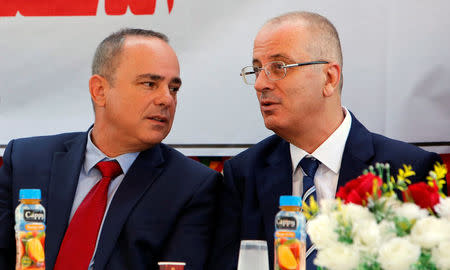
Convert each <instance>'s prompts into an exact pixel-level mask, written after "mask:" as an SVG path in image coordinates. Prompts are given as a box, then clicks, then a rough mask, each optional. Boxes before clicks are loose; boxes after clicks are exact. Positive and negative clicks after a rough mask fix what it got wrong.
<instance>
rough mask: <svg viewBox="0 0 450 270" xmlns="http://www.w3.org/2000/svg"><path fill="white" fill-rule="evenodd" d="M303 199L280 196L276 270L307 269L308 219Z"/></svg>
mask: <svg viewBox="0 0 450 270" xmlns="http://www.w3.org/2000/svg"><path fill="white" fill-rule="evenodd" d="M301 206H302V199H301V197H298V196H280V209H281V210H280V212H278V214H277V215H276V216H275V241H274V242H275V249H274V250H275V256H274V263H275V267H274V269H275V270H305V269H306V258H305V250H306V243H305V241H306V231H305V226H306V219H305V216H304V215H303V214H302V213H301Z"/></svg>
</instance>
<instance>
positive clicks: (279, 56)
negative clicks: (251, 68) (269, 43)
mask: <svg viewBox="0 0 450 270" xmlns="http://www.w3.org/2000/svg"><path fill="white" fill-rule="evenodd" d="M269 58H270V59H272V60H284V61H286V62H290V63H294V62H295V61H294V60H293V59H291V58H290V57H288V56H286V55H283V54H280V53H277V54H273V55H271V56H269ZM252 64H253V65H256V64H261V61H259V60H258V59H253V62H252Z"/></svg>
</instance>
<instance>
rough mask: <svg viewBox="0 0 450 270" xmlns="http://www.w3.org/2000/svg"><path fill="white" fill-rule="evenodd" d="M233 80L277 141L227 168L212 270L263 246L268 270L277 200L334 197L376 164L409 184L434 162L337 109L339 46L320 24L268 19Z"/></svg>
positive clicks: (293, 17)
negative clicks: (243, 245) (249, 95)
mask: <svg viewBox="0 0 450 270" xmlns="http://www.w3.org/2000/svg"><path fill="white" fill-rule="evenodd" d="M241 76H243V79H244V82H245V83H247V84H254V87H255V89H256V95H257V97H258V100H259V103H260V109H261V113H262V116H263V118H264V124H265V125H266V127H267V128H268V129H270V130H272V131H274V132H275V133H276V134H275V135H273V136H270V137H268V138H267V139H265V140H263V141H261V142H259V143H258V144H256V145H255V146H253V147H251V148H250V149H248V150H246V151H244V152H243V153H241V154H239V155H237V156H236V157H234V158H233V159H231V160H229V161H228V162H226V164H225V167H224V174H225V187H224V188H223V192H222V194H221V203H220V209H222V211H221V213H220V217H221V219H220V221H219V224H218V230H217V234H216V239H215V242H214V243H215V244H214V250H213V254H212V256H211V258H210V262H211V269H222V270H223V269H234V268H236V265H237V260H238V251H239V242H240V240H244V239H261V240H266V241H267V244H268V248H269V265H270V267H271V269H273V263H274V261H273V260H274V259H273V258H274V241H273V239H274V227H275V214H276V213H277V212H278V211H279V209H278V205H279V197H280V195H291V194H292V195H297V196H302V197H303V198H304V199H305V198H306V197H308V196H312V195H314V194H315V195H314V196H316V198H317V199H318V200H321V199H325V198H334V197H335V194H336V191H337V189H338V188H339V187H340V186H342V185H344V184H345V183H346V181H349V180H351V179H353V178H356V177H357V176H359V175H360V174H362V172H363V170H364V169H366V168H367V167H368V166H369V165H372V164H374V163H375V162H383V163H384V162H388V163H390V164H391V166H392V167H393V168H399V167H401V165H402V164H403V163H404V164H411V165H412V166H413V168H414V169H415V171H416V173H417V175H416V178H415V179H425V175H427V173H428V171H429V170H430V169H431V168H432V165H433V163H434V162H435V161H437V160H439V156H438V155H437V154H434V153H429V152H426V151H423V150H421V149H419V148H417V147H415V146H412V145H409V144H407V143H403V142H400V141H396V140H392V139H389V138H386V137H383V136H381V135H378V134H374V133H371V132H369V131H368V130H367V129H366V128H365V127H364V126H363V125H362V124H361V123H360V122H359V121H358V120H357V119H356V118H355V116H354V115H353V114H352V113H350V112H349V111H348V110H347V109H346V108H345V107H343V106H342V105H341V89H342V52H341V46H340V41H339V37H338V33H337V31H336V29H335V27H334V26H333V25H332V24H331V23H330V22H329V21H328V20H327V19H326V18H324V17H323V16H320V15H318V14H315V13H309V12H293V13H288V14H284V15H281V16H279V17H276V18H273V19H271V20H269V21H268V22H267V23H266V24H265V25H264V26H263V27H262V29H261V30H260V31H259V32H258V34H257V36H256V38H255V41H254V47H253V64H252V66H249V67H245V68H243V69H242V72H241ZM304 164H306V165H304ZM308 164H309V165H308ZM314 164H315V165H314ZM306 167H307V168H306ZM310 168H313V169H312V171H311V173H306V172H308V171H309V170H310ZM308 179H310V180H308ZM307 180H308V181H309V182H310V183H307ZM308 184H309V186H308ZM307 253H311V255H310V256H309V257H308V259H307V265H308V266H307V268H308V269H309V270H312V269H315V268H314V266H313V264H312V263H313V259H314V257H315V251H314V249H313V248H312V249H309V250H308V252H307Z"/></svg>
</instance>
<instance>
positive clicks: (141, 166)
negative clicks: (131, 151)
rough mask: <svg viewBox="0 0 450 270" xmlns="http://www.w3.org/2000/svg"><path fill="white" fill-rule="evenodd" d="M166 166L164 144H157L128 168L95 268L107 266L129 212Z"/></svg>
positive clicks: (109, 214) (107, 220) (105, 226)
mask: <svg viewBox="0 0 450 270" xmlns="http://www.w3.org/2000/svg"><path fill="white" fill-rule="evenodd" d="M163 165H164V158H163V153H162V149H161V146H160V145H156V146H154V147H152V148H151V149H149V150H146V151H144V152H141V153H140V154H139V156H138V157H137V158H136V160H135V162H134V163H133V165H132V166H131V167H130V169H129V170H128V172H127V174H126V175H125V177H124V179H123V181H122V183H121V184H120V186H119V188H118V189H117V192H116V194H115V195H114V198H113V200H112V201H111V205H110V207H109V210H108V212H107V214H106V217H105V220H104V223H103V227H102V231H101V235H100V238H99V241H98V244H97V251H96V253H95V258H94V264H95V269H104V268H105V265H106V263H107V261H108V258H109V256H110V255H111V253H112V251H113V249H114V247H115V246H116V241H117V239H118V237H119V234H120V232H121V231H122V227H123V225H124V224H125V222H126V220H127V218H128V215H129V214H130V212H131V210H132V209H133V207H134V205H135V204H136V203H137V202H138V201H139V200H140V198H141V197H142V196H143V195H144V193H145V192H146V191H147V190H148V188H150V186H151V185H152V183H153V182H154V181H155V180H156V179H157V178H158V176H159V175H160V174H161V172H162V171H163V168H164V166H163Z"/></svg>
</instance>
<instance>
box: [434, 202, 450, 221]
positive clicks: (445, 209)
mask: <svg viewBox="0 0 450 270" xmlns="http://www.w3.org/2000/svg"><path fill="white" fill-rule="evenodd" d="M434 210H435V211H436V213H438V215H439V216H440V217H441V218H446V219H448V220H450V197H447V198H445V199H443V198H441V201H440V202H439V204H437V205H435V206H434Z"/></svg>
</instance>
